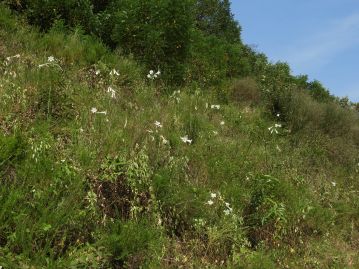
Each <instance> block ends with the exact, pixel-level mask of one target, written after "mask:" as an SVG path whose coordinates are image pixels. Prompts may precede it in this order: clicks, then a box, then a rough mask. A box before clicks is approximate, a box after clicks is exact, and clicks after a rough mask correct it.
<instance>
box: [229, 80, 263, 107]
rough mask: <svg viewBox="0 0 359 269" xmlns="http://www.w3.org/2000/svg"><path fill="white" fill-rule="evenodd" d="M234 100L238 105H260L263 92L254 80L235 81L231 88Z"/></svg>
mask: <svg viewBox="0 0 359 269" xmlns="http://www.w3.org/2000/svg"><path fill="white" fill-rule="evenodd" d="M231 95H232V100H234V101H235V102H238V103H249V104H253V105H255V104H258V103H259V102H260V100H261V92H260V90H259V86H258V84H257V82H256V81H255V80H254V79H252V78H249V77H247V78H243V79H239V80H235V81H234V82H233V85H232V88H231Z"/></svg>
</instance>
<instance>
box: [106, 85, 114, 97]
mask: <svg viewBox="0 0 359 269" xmlns="http://www.w3.org/2000/svg"><path fill="white" fill-rule="evenodd" d="M107 92H108V93H111V98H116V91H115V90H114V89H113V88H112V87H108V88H107Z"/></svg>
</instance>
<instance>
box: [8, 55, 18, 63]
mask: <svg viewBox="0 0 359 269" xmlns="http://www.w3.org/2000/svg"><path fill="white" fill-rule="evenodd" d="M12 58H20V54H16V55H14V56H9V57H6V60H7V61H10V60H11V59H12Z"/></svg>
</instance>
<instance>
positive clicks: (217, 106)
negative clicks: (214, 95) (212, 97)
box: [211, 105, 221, 109]
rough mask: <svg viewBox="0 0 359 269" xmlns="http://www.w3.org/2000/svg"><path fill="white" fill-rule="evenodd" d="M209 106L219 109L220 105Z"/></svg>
mask: <svg viewBox="0 0 359 269" xmlns="http://www.w3.org/2000/svg"><path fill="white" fill-rule="evenodd" d="M211 108H212V109H220V108H221V106H220V105H211Z"/></svg>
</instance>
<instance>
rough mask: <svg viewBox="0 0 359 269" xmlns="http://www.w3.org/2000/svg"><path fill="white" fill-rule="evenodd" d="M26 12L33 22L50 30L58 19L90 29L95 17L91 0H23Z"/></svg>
mask: <svg viewBox="0 0 359 269" xmlns="http://www.w3.org/2000/svg"><path fill="white" fill-rule="evenodd" d="M20 5H21V6H22V7H24V9H25V14H26V16H27V18H28V20H29V21H30V23H31V24H35V25H37V26H39V27H40V28H41V29H42V30H48V29H50V28H51V27H52V24H53V23H54V22H55V20H57V19H62V20H64V21H65V23H66V24H67V25H69V26H82V27H84V28H85V29H86V30H88V29H90V20H91V19H92V17H93V12H92V6H91V1H90V0H79V1H75V0H66V1H57V0H21V1H20Z"/></svg>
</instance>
